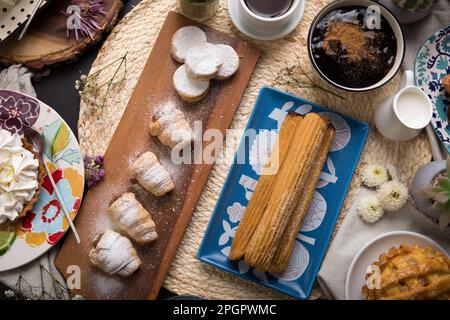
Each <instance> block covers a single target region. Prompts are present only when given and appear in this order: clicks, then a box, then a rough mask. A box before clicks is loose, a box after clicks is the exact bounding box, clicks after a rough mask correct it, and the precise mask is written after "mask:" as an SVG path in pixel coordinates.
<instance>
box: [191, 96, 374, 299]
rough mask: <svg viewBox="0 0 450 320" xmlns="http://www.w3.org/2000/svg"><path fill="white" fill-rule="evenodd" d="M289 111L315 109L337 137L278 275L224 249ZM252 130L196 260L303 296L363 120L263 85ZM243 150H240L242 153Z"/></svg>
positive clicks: (359, 144) (354, 159) (363, 132)
mask: <svg viewBox="0 0 450 320" xmlns="http://www.w3.org/2000/svg"><path fill="white" fill-rule="evenodd" d="M288 111H295V112H297V113H300V114H302V115H304V114H307V113H308V112H317V113H319V114H322V115H324V116H326V117H328V118H329V119H330V120H331V122H332V124H333V125H334V127H335V128H336V139H335V141H334V143H333V145H332V147H331V151H330V154H329V157H328V159H327V161H326V164H325V166H324V168H323V172H322V175H321V179H320V181H319V184H318V186H317V190H316V192H315V195H314V199H313V201H312V204H311V207H310V209H309V213H308V215H307V217H306V218H305V221H304V224H303V227H302V230H301V232H300V233H299V234H298V236H297V241H296V243H295V247H294V251H293V254H292V257H291V259H290V262H289V266H288V267H287V269H286V270H285V272H284V273H282V274H269V273H262V272H257V271H256V270H254V269H253V268H249V266H247V265H246V264H245V263H244V261H229V260H228V254H229V251H230V248H231V243H232V241H233V237H234V234H235V232H236V229H237V228H238V226H239V222H240V220H241V218H242V215H243V213H244V211H245V207H246V206H247V204H248V202H249V200H250V197H251V196H252V193H253V190H255V186H256V184H257V182H258V179H259V174H260V172H261V168H262V165H261V164H264V163H265V162H266V161H267V158H268V155H269V154H270V148H271V147H272V146H273V143H274V142H275V141H276V136H277V134H278V129H279V128H280V127H281V124H282V123H283V121H284V119H285V116H286V114H287V112H288ZM251 129H253V132H255V135H254V138H253V139H250V141H248V139H247V138H245V139H243V140H242V141H241V145H240V146H239V150H238V153H239V154H245V156H246V159H249V161H246V162H245V164H236V159H235V162H234V164H233V165H232V167H231V169H230V172H229V174H228V177H227V180H226V181H225V185H224V187H223V189H222V192H221V194H220V197H219V200H218V202H217V205H216V208H215V210H214V213H213V215H212V218H211V221H210V223H209V226H208V229H207V230H206V233H205V236H204V238H203V242H202V245H201V247H200V250H199V253H198V257H199V259H200V260H201V261H204V262H206V263H209V264H212V265H214V266H216V267H218V268H220V269H222V270H225V271H227V272H230V273H233V274H235V275H238V276H240V277H242V278H245V279H248V280H251V281H254V282H257V283H260V284H262V285H265V286H268V287H270V288H273V289H276V290H278V291H281V292H283V293H286V294H289V295H291V296H293V297H296V298H299V299H306V298H308V297H309V295H310V293H311V289H312V287H313V284H314V281H315V278H316V275H317V272H318V270H319V267H320V265H321V263H322V259H323V257H324V255H325V251H326V249H327V246H328V242H329V239H330V237H331V233H332V231H333V229H334V225H335V223H336V220H337V218H338V216H339V212H340V209H341V206H342V203H343V201H344V199H345V195H346V193H347V189H348V187H349V185H350V182H351V180H352V177H353V173H354V171H355V168H356V165H357V164H358V161H359V157H360V154H361V151H362V148H363V146H364V143H365V141H366V138H367V134H368V130H369V129H368V127H367V125H366V124H365V123H362V122H360V121H357V120H355V119H352V118H349V117H346V116H344V115H340V114H338V113H335V112H332V111H330V110H327V109H324V108H322V107H320V106H318V105H315V104H313V103H310V102H308V101H306V100H303V99H300V98H297V97H295V96H292V95H289V94H287V93H284V92H281V91H277V90H275V89H272V88H267V87H265V88H263V89H262V90H261V92H260V94H259V96H258V99H257V101H256V105H255V107H254V109H253V112H252V115H251V117H250V120H249V122H248V124H247V128H246V133H248V132H250V131H251ZM249 130H250V131H249ZM245 141H247V142H248V143H245ZM247 144H249V146H247ZM242 151H244V152H243V153H241V152H242Z"/></svg>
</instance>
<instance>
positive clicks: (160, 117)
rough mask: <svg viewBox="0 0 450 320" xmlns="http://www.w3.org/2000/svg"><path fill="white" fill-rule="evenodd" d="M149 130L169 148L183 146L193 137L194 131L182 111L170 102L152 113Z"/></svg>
mask: <svg viewBox="0 0 450 320" xmlns="http://www.w3.org/2000/svg"><path fill="white" fill-rule="evenodd" d="M149 130H150V134H151V135H152V136H157V137H158V138H159V140H160V141H161V142H162V143H163V144H165V145H166V146H169V147H171V148H173V147H175V146H180V147H183V146H185V145H186V144H190V143H191V141H192V140H193V139H194V132H193V131H192V128H191V126H190V125H189V122H187V120H186V118H185V117H184V113H183V112H182V111H180V110H179V109H177V107H176V106H175V105H174V104H173V103H172V102H169V103H167V104H165V105H164V106H163V107H162V108H160V109H159V110H158V111H156V112H155V113H154V114H153V117H152V122H151V123H150V126H149Z"/></svg>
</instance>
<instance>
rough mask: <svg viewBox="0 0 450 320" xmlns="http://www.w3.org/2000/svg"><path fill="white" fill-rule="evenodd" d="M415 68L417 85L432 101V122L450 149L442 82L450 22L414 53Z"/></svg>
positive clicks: (447, 70) (448, 65)
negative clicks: (415, 55) (415, 54)
mask: <svg viewBox="0 0 450 320" xmlns="http://www.w3.org/2000/svg"><path fill="white" fill-rule="evenodd" d="M414 69H415V77H416V83H417V86H418V87H420V88H421V89H422V90H423V91H424V92H425V93H426V94H427V95H428V97H429V98H430V99H431V101H432V102H433V105H434V110H433V117H432V119H431V123H432V124H433V127H434V129H435V131H436V134H437V136H438V137H439V139H440V140H441V141H442V142H443V143H444V145H445V147H446V148H447V151H448V152H450V124H449V119H448V117H447V111H448V108H449V106H450V96H449V95H448V94H446V93H445V90H444V87H443V86H442V78H443V77H444V76H446V75H448V74H450V25H449V26H447V27H444V28H442V29H441V30H439V31H438V32H436V33H435V34H433V35H432V36H431V37H429V38H428V40H427V41H426V42H425V43H424V45H423V46H422V47H421V49H420V50H419V52H418V53H417V57H416V63H415V68H414Z"/></svg>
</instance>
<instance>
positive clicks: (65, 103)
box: [0, 0, 174, 299]
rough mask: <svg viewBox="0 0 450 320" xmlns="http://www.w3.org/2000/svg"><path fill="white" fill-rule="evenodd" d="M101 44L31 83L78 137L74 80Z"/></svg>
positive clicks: (129, 1) (128, 4)
mask: <svg viewBox="0 0 450 320" xmlns="http://www.w3.org/2000/svg"><path fill="white" fill-rule="evenodd" d="M139 2H140V0H125V1H124V8H123V10H122V12H121V13H120V18H122V17H123V16H124V15H125V14H126V13H127V12H129V11H131V10H132V9H133V8H134V7H135V6H136V5H137V4H138V3H139ZM100 47H101V43H99V44H98V45H96V46H95V47H93V48H91V49H89V51H88V52H85V53H84V54H83V55H82V57H81V58H80V59H79V60H78V61H76V62H72V63H70V64H65V65H61V66H57V67H52V68H51V69H49V70H47V71H49V75H48V76H43V77H41V78H40V79H38V80H35V81H34V82H33V85H34V88H35V90H36V94H37V98H38V99H39V100H41V101H43V102H45V103H46V104H48V105H49V106H50V107H52V108H53V109H55V110H56V111H57V112H58V113H59V114H60V115H61V117H62V118H63V119H64V120H65V121H66V122H67V123H68V124H69V126H70V128H71V129H72V131H73V132H74V133H75V134H76V135H78V132H77V122H78V114H79V111H80V96H79V95H78V92H77V91H76V90H75V80H77V79H79V78H80V75H82V74H86V75H87V74H88V73H89V70H90V68H91V65H92V63H93V62H94V60H95V58H96V56H97V53H98V50H99V49H100ZM6 289H7V288H6V287H4V286H3V285H2V284H0V299H4V291H5V290H6ZM172 296H174V294H173V293H171V292H169V291H168V290H166V289H164V288H163V289H161V292H160V294H159V297H158V299H167V298H169V297H172Z"/></svg>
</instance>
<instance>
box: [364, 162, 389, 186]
mask: <svg viewBox="0 0 450 320" xmlns="http://www.w3.org/2000/svg"><path fill="white" fill-rule="evenodd" d="M388 180H389V174H388V170H387V169H386V167H384V166H382V165H377V164H375V165H370V166H366V167H365V168H364V171H363V174H362V182H363V184H364V185H365V186H367V187H369V188H377V187H379V186H381V185H382V184H383V183H385V182H386V181H388Z"/></svg>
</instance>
